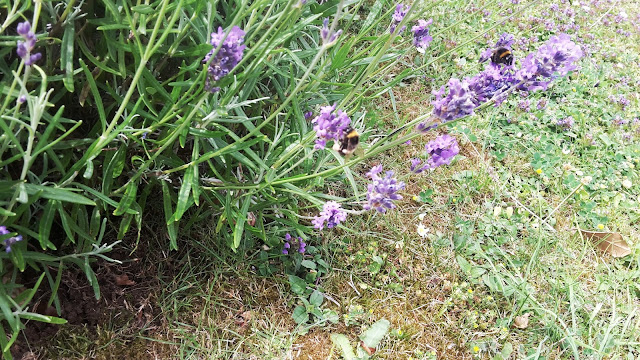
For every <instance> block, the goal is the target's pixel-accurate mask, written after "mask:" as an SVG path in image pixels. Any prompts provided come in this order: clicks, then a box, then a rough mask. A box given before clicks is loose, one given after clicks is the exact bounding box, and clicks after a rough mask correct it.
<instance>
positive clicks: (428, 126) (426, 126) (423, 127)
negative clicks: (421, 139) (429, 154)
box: [416, 122, 438, 134]
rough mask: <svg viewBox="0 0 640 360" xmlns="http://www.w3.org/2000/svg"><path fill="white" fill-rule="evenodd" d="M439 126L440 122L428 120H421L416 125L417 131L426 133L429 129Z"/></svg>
mask: <svg viewBox="0 0 640 360" xmlns="http://www.w3.org/2000/svg"><path fill="white" fill-rule="evenodd" d="M437 127H438V124H436V123H430V124H427V123H426V122H421V123H419V124H418V125H416V131H418V132H421V133H423V134H426V133H427V131H429V130H433V129H435V128H437Z"/></svg>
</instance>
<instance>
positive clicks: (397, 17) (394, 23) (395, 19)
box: [390, 4, 409, 34]
mask: <svg viewBox="0 0 640 360" xmlns="http://www.w3.org/2000/svg"><path fill="white" fill-rule="evenodd" d="M407 11H409V7H408V6H405V5H402V4H398V5H396V11H395V12H394V13H393V15H392V16H391V29H390V32H391V33H392V34H393V32H394V31H396V27H398V24H400V22H401V21H402V19H404V17H405V15H407ZM406 28H407V27H406V26H403V27H402V28H401V29H400V30H399V31H398V34H400V33H402V32H403V31H404V29H406Z"/></svg>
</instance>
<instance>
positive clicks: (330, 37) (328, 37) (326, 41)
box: [320, 18, 342, 46]
mask: <svg viewBox="0 0 640 360" xmlns="http://www.w3.org/2000/svg"><path fill="white" fill-rule="evenodd" d="M340 34H342V30H338V31H335V32H332V31H331V29H330V28H329V18H324V20H323V21H322V30H320V37H321V38H322V44H323V45H324V46H331V45H333V44H334V43H335V41H336V39H338V36H340Z"/></svg>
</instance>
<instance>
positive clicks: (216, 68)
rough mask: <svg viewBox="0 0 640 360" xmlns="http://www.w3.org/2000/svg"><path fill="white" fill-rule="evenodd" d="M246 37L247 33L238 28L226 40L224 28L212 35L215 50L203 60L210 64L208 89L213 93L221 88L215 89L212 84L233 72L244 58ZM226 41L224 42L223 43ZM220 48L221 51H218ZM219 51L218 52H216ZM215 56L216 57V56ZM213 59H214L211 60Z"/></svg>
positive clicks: (235, 27)
mask: <svg viewBox="0 0 640 360" xmlns="http://www.w3.org/2000/svg"><path fill="white" fill-rule="evenodd" d="M244 35H245V32H244V31H243V30H242V29H240V28H239V27H238V26H234V27H233V28H231V31H229V34H228V35H227V37H226V39H225V32H224V30H223V29H222V27H218V32H214V33H211V41H210V44H211V45H213V49H211V51H209V53H208V54H207V55H206V56H205V57H204V60H202V62H203V63H208V62H209V61H210V60H211V62H210V63H209V69H208V73H209V74H208V76H207V80H206V89H207V90H209V91H211V92H216V91H219V90H220V88H218V87H213V86H212V83H214V82H216V81H219V80H220V79H222V78H223V77H225V76H226V75H227V74H229V73H230V72H231V70H233V68H234V67H236V65H238V63H239V62H240V60H242V57H243V56H244V49H245V47H246V46H245V45H244V44H243V43H244ZM222 39H224V42H223V41H222ZM218 48H219V49H218ZM216 50H217V52H216ZM214 55H215V56H214ZM211 57H213V59H211Z"/></svg>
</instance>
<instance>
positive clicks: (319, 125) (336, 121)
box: [311, 104, 351, 150]
mask: <svg viewBox="0 0 640 360" xmlns="http://www.w3.org/2000/svg"><path fill="white" fill-rule="evenodd" d="M335 109H336V105H335V104H334V105H332V106H323V107H322V108H321V109H320V115H318V116H316V117H315V118H314V119H313V120H311V123H313V124H314V125H313V130H314V131H315V132H316V136H317V137H318V138H317V139H316V145H315V147H314V148H315V149H316V150H319V149H324V147H325V146H326V145H327V141H329V140H334V141H338V140H339V139H342V136H343V135H344V132H345V131H346V130H347V128H348V127H349V125H350V124H351V118H349V116H348V115H347V114H346V113H344V112H342V110H338V111H335Z"/></svg>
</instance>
